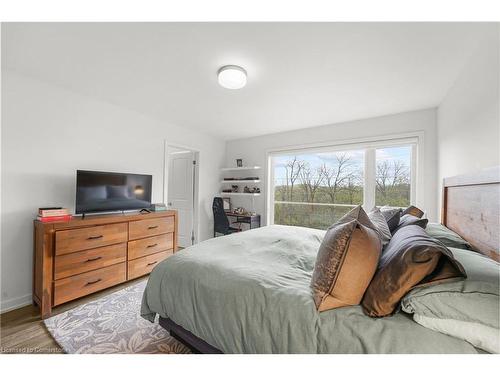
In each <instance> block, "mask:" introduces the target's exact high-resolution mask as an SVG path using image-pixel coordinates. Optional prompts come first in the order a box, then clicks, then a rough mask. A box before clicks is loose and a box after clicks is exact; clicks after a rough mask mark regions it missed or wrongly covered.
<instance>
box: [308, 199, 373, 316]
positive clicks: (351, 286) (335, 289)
mask: <svg viewBox="0 0 500 375" xmlns="http://www.w3.org/2000/svg"><path fill="white" fill-rule="evenodd" d="M381 248H382V245H381V242H380V238H379V236H378V233H377V229H376V227H375V226H374V225H373V223H372V222H371V221H370V219H369V218H368V216H367V215H366V212H365V211H364V210H363V208H361V206H357V207H356V208H354V209H352V210H351V211H350V212H349V213H347V214H346V215H345V216H344V217H342V218H341V219H340V220H339V221H338V222H337V223H335V224H334V225H332V226H331V227H330V228H329V229H328V230H327V232H326V234H325V237H324V238H323V241H322V243H321V246H320V248H319V251H318V256H317V258H316V265H315V267H314V271H313V275H312V280H311V289H312V292H313V297H314V303H315V304H316V308H317V309H318V311H320V312H321V311H325V310H330V309H334V308H337V307H343V306H351V305H358V304H359V303H360V302H361V299H362V298H363V294H364V293H365V290H366V288H367V287H368V284H369V283H370V280H371V279H372V277H373V274H374V273H375V271H376V269H377V264H378V260H379V257H380V252H381Z"/></svg>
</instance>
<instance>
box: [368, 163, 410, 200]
mask: <svg viewBox="0 0 500 375" xmlns="http://www.w3.org/2000/svg"><path fill="white" fill-rule="evenodd" d="M409 180H410V173H409V170H408V167H407V166H406V164H405V163H404V162H403V161H401V160H392V163H391V161H390V160H383V161H381V162H379V163H377V178H376V183H377V190H378V191H379V192H380V194H382V196H383V197H384V198H386V197H387V192H388V190H389V189H390V188H393V187H395V186H397V185H402V184H407V183H409Z"/></svg>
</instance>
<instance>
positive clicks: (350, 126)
mask: <svg viewBox="0 0 500 375" xmlns="http://www.w3.org/2000/svg"><path fill="white" fill-rule="evenodd" d="M409 132H422V133H423V135H424V136H423V138H424V145H423V150H421V151H423V154H422V155H421V157H422V158H423V167H422V168H421V172H422V173H421V175H420V176H419V179H420V183H419V185H420V186H421V189H422V190H423V191H420V192H419V198H418V202H420V204H422V205H423V207H424V209H425V210H426V211H427V214H428V216H429V218H430V219H431V220H435V219H436V218H437V208H436V202H437V193H438V192H437V184H436V153H437V150H436V147H437V146H436V111H435V109H426V110H420V111H414V112H406V113H401V114H396V115H390V116H383V117H377V118H371V119H365V120H359V121H352V122H345V123H339V124H332V125H326V126H319V127H315V128H308V129H303V130H296V131H290V132H283V133H277V134H272V135H266V136H261V137H253V138H246V139H240V140H235V141H229V142H228V143H227V145H226V163H227V165H228V166H235V159H236V158H242V159H243V162H244V164H245V165H260V166H262V167H264V170H263V171H261V172H260V176H261V177H262V178H263V179H264V181H263V183H262V184H261V189H262V190H263V192H264V193H265V194H262V195H260V196H259V197H256V198H255V210H256V211H257V213H260V214H261V215H262V219H263V221H264V223H265V221H266V220H265V202H266V198H267V192H266V186H267V170H266V169H267V161H266V154H267V152H268V151H272V150H274V149H279V148H283V147H289V146H290V147H293V146H297V145H301V146H302V145H307V144H318V143H328V142H332V143H337V142H339V141H351V140H356V139H363V138H364V139H366V138H372V137H374V138H379V137H380V138H385V137H386V136H394V135H398V134H404V133H409ZM232 203H233V206H234V205H237V206H240V205H241V206H245V207H246V208H247V209H249V208H250V207H249V206H250V198H249V197H243V198H240V199H232Z"/></svg>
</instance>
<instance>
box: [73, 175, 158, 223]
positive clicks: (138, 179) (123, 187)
mask: <svg viewBox="0 0 500 375" xmlns="http://www.w3.org/2000/svg"><path fill="white" fill-rule="evenodd" d="M152 180H153V177H152V176H151V175H145V174H131V173H113V172H96V171H81V170H77V171H76V209H75V211H76V213H77V214H85V213H90V212H103V211H125V210H140V209H143V208H150V207H151V184H152Z"/></svg>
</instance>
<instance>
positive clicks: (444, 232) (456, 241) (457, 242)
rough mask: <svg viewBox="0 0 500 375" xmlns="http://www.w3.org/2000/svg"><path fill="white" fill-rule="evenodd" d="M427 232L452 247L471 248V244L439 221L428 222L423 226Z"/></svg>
mask: <svg viewBox="0 0 500 375" xmlns="http://www.w3.org/2000/svg"><path fill="white" fill-rule="evenodd" d="M425 231H426V232H427V234H428V235H429V236H431V237H433V238H435V239H437V240H439V241H441V242H442V243H443V244H444V245H446V246H448V247H454V248H456V249H465V250H472V249H473V248H472V246H471V244H470V243H468V242H467V241H466V240H464V239H463V238H462V237H460V236H459V235H458V234H457V233H455V232H453V231H452V230H451V229H448V228H446V227H445V226H444V225H442V224H439V223H428V224H427V227H426V228H425Z"/></svg>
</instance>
